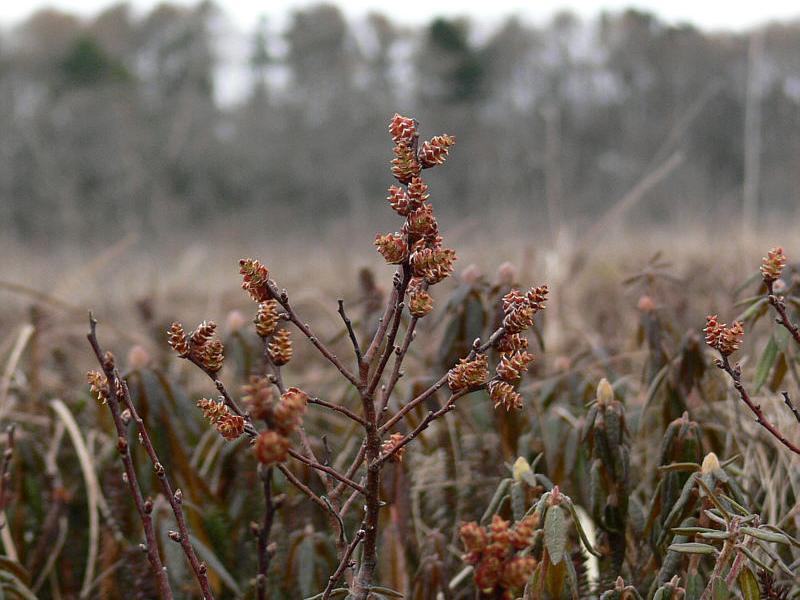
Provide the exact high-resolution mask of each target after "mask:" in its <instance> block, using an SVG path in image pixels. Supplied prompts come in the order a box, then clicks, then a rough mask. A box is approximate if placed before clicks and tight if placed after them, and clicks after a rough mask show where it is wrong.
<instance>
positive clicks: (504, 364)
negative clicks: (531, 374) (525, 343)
mask: <svg viewBox="0 0 800 600" xmlns="http://www.w3.org/2000/svg"><path fill="white" fill-rule="evenodd" d="M531 362H533V355H532V354H530V353H529V352H526V351H524V350H523V351H521V352H514V353H509V354H503V355H502V356H501V357H500V363H499V364H498V365H497V376H498V377H499V378H500V379H502V380H503V381H507V382H509V383H516V382H518V381H519V380H520V379H522V376H523V375H524V374H525V373H526V372H527V370H528V365H530V363H531Z"/></svg>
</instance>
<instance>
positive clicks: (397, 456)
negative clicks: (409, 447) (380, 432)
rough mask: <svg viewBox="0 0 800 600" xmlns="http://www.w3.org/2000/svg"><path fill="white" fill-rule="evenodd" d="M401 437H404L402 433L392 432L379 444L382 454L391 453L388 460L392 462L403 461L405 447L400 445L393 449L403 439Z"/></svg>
mask: <svg viewBox="0 0 800 600" xmlns="http://www.w3.org/2000/svg"><path fill="white" fill-rule="evenodd" d="M403 438H405V436H404V435H403V434H402V433H393V434H392V435H390V436H389V439H388V440H384V441H383V443H382V444H381V454H383V455H384V456H386V455H388V454H391V457H390V458H389V460H391V461H392V462H397V463H399V462H403V454H405V451H406V447H405V446H402V447H401V448H400V449H399V450H395V448H397V446H398V445H399V444H400V442H402V441H403ZM392 453H394V454H392Z"/></svg>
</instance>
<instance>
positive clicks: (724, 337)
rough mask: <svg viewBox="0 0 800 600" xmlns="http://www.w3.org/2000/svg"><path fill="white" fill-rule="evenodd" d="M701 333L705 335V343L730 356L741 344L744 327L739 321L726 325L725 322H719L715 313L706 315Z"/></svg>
mask: <svg viewBox="0 0 800 600" xmlns="http://www.w3.org/2000/svg"><path fill="white" fill-rule="evenodd" d="M703 333H704V334H705V336H706V344H708V345H709V346H711V347H712V348H714V349H715V350H718V351H719V353H720V354H722V355H723V356H730V355H731V354H733V353H734V352H736V351H737V350H738V349H739V346H741V345H742V339H743V338H744V327H743V326H742V324H741V322H739V321H734V322H733V325H731V326H730V327H728V326H727V325H726V324H725V323H720V322H719V320H718V317H717V315H708V316H707V317H706V326H705V327H704V328H703Z"/></svg>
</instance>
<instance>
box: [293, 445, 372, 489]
mask: <svg viewBox="0 0 800 600" xmlns="http://www.w3.org/2000/svg"><path fill="white" fill-rule="evenodd" d="M289 455H290V456H291V457H292V458H294V459H296V460H299V461H300V462H301V463H303V464H305V465H308V466H309V467H311V468H312V469H316V470H317V471H322V472H323V473H327V474H328V475H330V476H331V477H333V478H334V479H337V480H339V481H341V482H342V483H344V484H345V485H349V486H350V487H351V488H353V489H354V490H356V491H358V492H360V493H362V494H364V493H366V492H365V490H364V487H363V486H361V485H358V484H357V483H356V482H355V481H353V480H351V479H348V478H347V477H345V476H344V475H342V474H341V473H339V471H337V470H336V469H334V468H332V467H329V466H327V465H323V464H321V463H318V462H316V461H314V460H311V459H310V458H308V457H306V456H303V455H302V454H300V453H299V452H297V451H296V450H293V449H291V448H289Z"/></svg>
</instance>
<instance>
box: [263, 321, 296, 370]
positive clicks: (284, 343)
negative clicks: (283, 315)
mask: <svg viewBox="0 0 800 600" xmlns="http://www.w3.org/2000/svg"><path fill="white" fill-rule="evenodd" d="M268 350H269V356H270V358H271V359H272V362H274V363H275V364H276V365H278V366H279V367H281V366H283V365H285V364H286V363H288V362H289V361H290V360H292V355H293V354H294V350H293V349H292V339H291V334H290V333H289V330H288V329H279V330H278V331H277V332H276V333H275V335H274V336H272V341H271V342H270V344H269V347H268Z"/></svg>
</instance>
